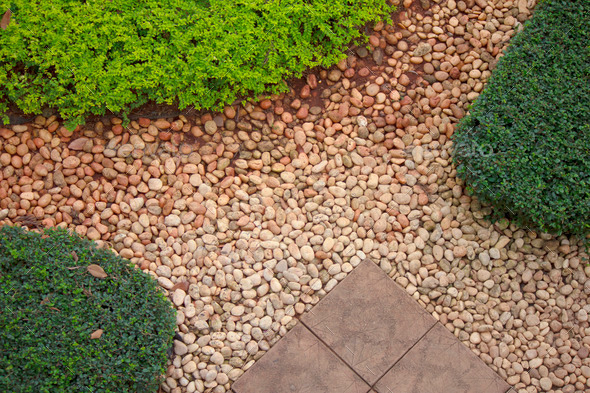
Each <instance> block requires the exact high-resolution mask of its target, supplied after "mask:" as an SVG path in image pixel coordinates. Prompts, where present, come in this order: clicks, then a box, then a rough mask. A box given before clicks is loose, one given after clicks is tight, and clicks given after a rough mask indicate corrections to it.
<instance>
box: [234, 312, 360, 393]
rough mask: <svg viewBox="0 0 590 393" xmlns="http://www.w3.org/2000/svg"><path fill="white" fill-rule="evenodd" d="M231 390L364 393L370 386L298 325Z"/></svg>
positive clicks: (279, 392) (274, 392) (271, 392)
mask: <svg viewBox="0 0 590 393" xmlns="http://www.w3.org/2000/svg"><path fill="white" fill-rule="evenodd" d="M232 389H233V390H234V392H235V393H320V392H321V393H367V392H368V391H369V389H370V386H368V385H367V384H366V383H365V382H364V381H363V380H362V379H361V378H359V376H358V375H356V374H355V373H354V372H353V371H352V370H351V369H350V368H349V367H348V366H347V365H346V364H344V363H343V362H342V361H341V360H340V359H338V357H337V356H336V355H334V353H333V352H332V351H330V350H329V349H328V348H327V347H326V346H325V345H324V344H323V343H322V342H321V341H320V340H318V339H317V337H316V336H314V335H313V334H312V333H311V332H310V331H309V330H308V329H307V328H306V327H305V326H304V325H303V324H301V323H300V324H298V325H297V326H295V327H294V328H293V329H291V331H289V333H287V335H286V336H285V337H283V338H282V339H281V340H280V341H279V342H278V343H276V344H275V345H274V346H273V347H272V348H271V349H270V350H269V351H268V353H266V354H265V355H264V356H263V357H262V358H260V359H259V360H258V361H257V362H256V363H255V364H254V366H252V368H251V369H249V370H248V371H247V372H245V373H244V375H242V376H241V377H240V378H239V379H238V380H237V381H236V382H235V383H234V384H233V386H232Z"/></svg>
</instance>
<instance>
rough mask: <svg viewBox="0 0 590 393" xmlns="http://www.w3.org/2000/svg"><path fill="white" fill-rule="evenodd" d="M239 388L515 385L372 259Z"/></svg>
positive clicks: (503, 388) (459, 390)
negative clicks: (406, 291) (440, 321)
mask: <svg viewBox="0 0 590 393" xmlns="http://www.w3.org/2000/svg"><path fill="white" fill-rule="evenodd" d="M301 322H302V323H299V324H298V325H297V326H296V327H294V328H293V329H292V330H291V331H290V332H289V333H288V334H287V335H286V336H285V337H284V338H283V339H282V340H281V341H279V342H278V343H277V344H276V345H275V346H274V347H273V348H272V349H271V350H270V351H269V352H268V353H267V354H266V355H265V356H264V357H263V358H262V359H260V360H259V361H258V362H257V363H256V364H255V365H254V366H253V367H252V368H251V369H250V370H249V371H248V372H246V373H245V374H244V375H243V376H242V377H241V378H240V379H239V380H238V381H236V383H235V384H234V385H233V390H234V392H235V393H282V392H285V393H287V392H289V393H332V392H334V393H348V392H350V393H368V392H376V393H446V392H448V393H471V392H478V393H506V392H508V391H509V390H510V386H509V385H508V384H507V383H506V382H505V381H504V380H503V379H502V378H500V377H499V376H498V375H497V374H496V373H494V372H493V371H492V370H491V369H490V368H488V367H487V366H486V365H485V363H484V362H483V361H482V360H481V359H479V358H478V357H477V356H476V355H475V354H474V353H473V352H472V351H471V350H469V348H467V347H466V346H465V345H464V344H462V343H461V342H460V341H459V340H458V339H457V338H456V337H454V336H453V335H452V334H451V333H450V332H449V331H448V330H447V329H446V328H445V327H444V326H443V325H441V324H440V323H437V321H436V320H435V319H434V318H433V317H432V316H431V315H430V314H428V313H427V312H426V311H425V310H424V309H423V308H422V307H420V306H419V305H418V304H417V303H416V302H415V301H414V300H413V299H411V298H410V297H409V296H408V295H407V294H406V293H405V291H404V290H403V289H401V288H400V287H399V286H398V285H397V284H396V283H395V282H394V281H393V280H392V279H391V278H389V277H388V276H387V274H385V273H384V272H383V270H381V269H380V268H379V267H378V266H377V265H375V264H374V263H373V262H371V261H369V260H365V261H363V262H362V263H361V264H360V265H359V266H358V267H357V268H356V269H355V270H354V271H353V272H352V273H351V274H350V275H349V276H348V277H347V278H346V279H345V280H344V281H343V282H342V283H341V284H340V285H338V286H337V287H336V288H335V289H334V290H333V291H332V292H330V293H329V294H328V295H327V296H326V297H325V298H324V299H322V301H320V302H319V303H318V304H317V305H316V306H315V307H314V308H313V309H312V310H310V311H309V312H308V313H307V314H305V315H303V317H302V318H301Z"/></svg>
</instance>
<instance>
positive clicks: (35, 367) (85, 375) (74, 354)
mask: <svg viewBox="0 0 590 393" xmlns="http://www.w3.org/2000/svg"><path fill="white" fill-rule="evenodd" d="M95 265H98V266H100V268H102V269H103V271H104V273H105V275H106V277H105V278H100V272H101V269H100V268H97V267H96V266H95ZM89 266H90V267H89ZM93 269H94V270H93ZM97 272H98V273H97ZM175 321H176V319H175V312H174V309H173V308H172V306H171V303H170V302H169V301H168V300H166V299H165V298H164V296H163V294H162V293H161V292H160V290H159V288H158V286H157V283H156V281H155V280H153V279H152V278H151V277H149V276H148V275H147V274H145V273H143V272H141V271H140V270H138V269H136V268H134V267H133V266H132V265H130V264H129V262H128V261H126V260H124V259H122V258H120V257H119V256H117V255H115V254H114V253H112V252H111V251H109V250H105V249H98V248H96V246H95V245H94V243H92V242H90V241H88V240H84V239H81V238H79V237H77V236H72V235H70V234H68V232H66V231H65V230H58V231H55V230H47V231H46V232H45V234H44V235H43V236H42V235H40V234H38V233H33V232H27V231H24V230H23V229H21V228H18V227H9V226H4V227H2V228H0V391H2V392H35V393H37V392H46V393H58V392H86V393H88V392H97V393H98V392H101V393H104V392H113V393H115V392H116V393H121V392H129V393H130V392H133V393H138V392H149V393H151V392H154V391H155V390H156V389H157V386H158V383H159V377H160V376H161V375H162V373H163V371H164V370H165V366H166V351H167V349H168V348H169V347H170V346H171V344H172V337H173V335H174V329H175ZM100 330H102V335H100ZM96 336H100V337H96Z"/></svg>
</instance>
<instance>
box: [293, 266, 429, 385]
mask: <svg viewBox="0 0 590 393" xmlns="http://www.w3.org/2000/svg"><path fill="white" fill-rule="evenodd" d="M302 321H303V323H305V324H306V325H307V326H308V327H309V328H310V329H311V330H312V331H313V332H314V333H315V334H316V335H317V336H318V337H320V338H321V339H322V340H323V341H324V342H325V343H326V344H327V345H328V346H330V347H331V348H332V349H333V350H334V352H336V353H337V354H338V356H340V357H341V358H342V359H343V360H344V361H345V362H346V363H347V364H348V365H349V366H350V367H352V368H353V369H354V370H355V371H356V372H357V373H358V374H359V375H360V376H361V377H363V379H365V381H367V382H368V383H369V384H373V383H375V382H376V381H377V380H378V379H379V378H380V377H381V376H383V375H384V374H385V373H386V372H387V370H389V368H390V367H391V366H393V364H394V363H395V362H396V361H397V360H399V359H400V358H401V357H402V356H403V355H404V353H406V352H407V351H408V350H409V349H410V348H411V347H412V345H414V344H415V343H416V342H417V341H418V340H419V339H420V338H421V337H422V336H423V335H424V334H425V333H426V332H427V331H428V329H430V328H431V327H432V326H433V325H434V324H435V323H436V320H435V319H434V318H433V317H432V316H431V315H429V314H428V313H427V312H425V311H424V310H423V309H422V308H421V307H420V306H419V305H418V304H416V302H415V301H414V300H412V299H411V298H410V297H409V296H408V295H407V294H406V293H405V291H404V290H403V289H401V288H400V287H398V286H397V284H395V283H394V282H393V280H392V279H391V278H389V276H387V274H385V272H383V270H381V269H380V268H379V267H378V266H377V265H375V264H374V263H373V262H371V261H369V260H365V261H363V262H362V263H361V264H360V265H359V266H358V267H357V268H356V269H355V270H354V271H353V272H352V273H351V274H350V275H349V276H348V277H347V278H346V279H344V281H343V282H342V283H341V284H340V285H338V286H337V287H336V288H335V289H334V290H333V291H332V292H331V293H329V294H328V295H327V296H326V297H325V298H324V299H323V300H322V301H321V302H320V303H319V304H318V305H317V306H316V307H314V308H313V309H312V310H311V311H310V312H309V313H307V314H306V315H304V316H303V318H302Z"/></svg>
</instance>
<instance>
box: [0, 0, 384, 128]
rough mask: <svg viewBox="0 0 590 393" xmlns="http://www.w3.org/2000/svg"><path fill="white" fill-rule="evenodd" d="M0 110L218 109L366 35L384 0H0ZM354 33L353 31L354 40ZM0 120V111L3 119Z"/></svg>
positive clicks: (274, 88) (280, 85)
mask: <svg viewBox="0 0 590 393" xmlns="http://www.w3.org/2000/svg"><path fill="white" fill-rule="evenodd" d="M0 7H1V8H0V10H1V13H4V11H5V10H7V9H10V10H11V11H12V17H11V20H10V23H9V24H8V28H7V29H6V30H0V86H1V88H0V89H1V90H0V113H6V110H7V108H8V105H9V104H14V105H16V106H17V107H18V108H20V109H21V110H22V111H24V112H25V113H40V112H41V110H42V109H43V108H44V107H50V108H54V109H57V110H58V111H59V113H60V114H61V116H62V117H63V118H65V119H69V120H70V121H69V122H68V124H69V125H70V126H71V125H75V124H78V123H82V122H83V119H84V118H85V117H87V116H89V115H103V114H105V113H107V114H108V113H109V112H108V111H110V112H114V113H120V114H122V115H125V114H127V113H129V111H130V110H131V109H133V108H136V107H139V106H141V105H143V104H144V103H146V102H148V101H150V100H152V101H155V102H156V103H165V104H178V105H179V108H180V109H184V108H187V107H191V106H194V107H195V108H196V109H201V108H203V109H209V108H213V109H220V108H221V107H222V106H223V105H224V104H227V103H231V102H233V101H235V100H236V99H237V98H238V97H239V96H243V95H246V94H254V95H259V94H261V93H265V92H278V91H285V90H286V85H285V84H284V82H283V81H284V80H285V78H288V77H291V76H296V77H298V76H301V74H302V72H303V71H304V70H305V69H307V68H310V67H314V66H318V65H319V66H324V67H328V66H331V65H333V64H335V63H337V62H338V61H339V60H340V59H342V58H344V57H345V56H346V55H345V53H343V49H344V48H346V45H348V44H349V43H351V41H352V42H360V41H362V40H364V39H366V37H365V36H364V35H363V34H362V33H361V31H360V30H359V28H358V27H359V26H363V25H365V24H366V23H367V22H371V21H377V20H379V19H380V18H381V17H383V16H385V15H387V14H388V13H390V12H391V11H392V7H391V6H389V5H387V0H354V1H351V0H313V1H312V0H270V1H269V0H211V1H210V2H209V1H206V0H200V1H195V0H142V1H137V0H112V1H94V0H88V1H75V0H54V1H50V2H35V1H28V0H12V2H10V1H8V0H0ZM361 39H362V40H361ZM4 119H5V121H6V119H7V117H6V116H5V117H4Z"/></svg>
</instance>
